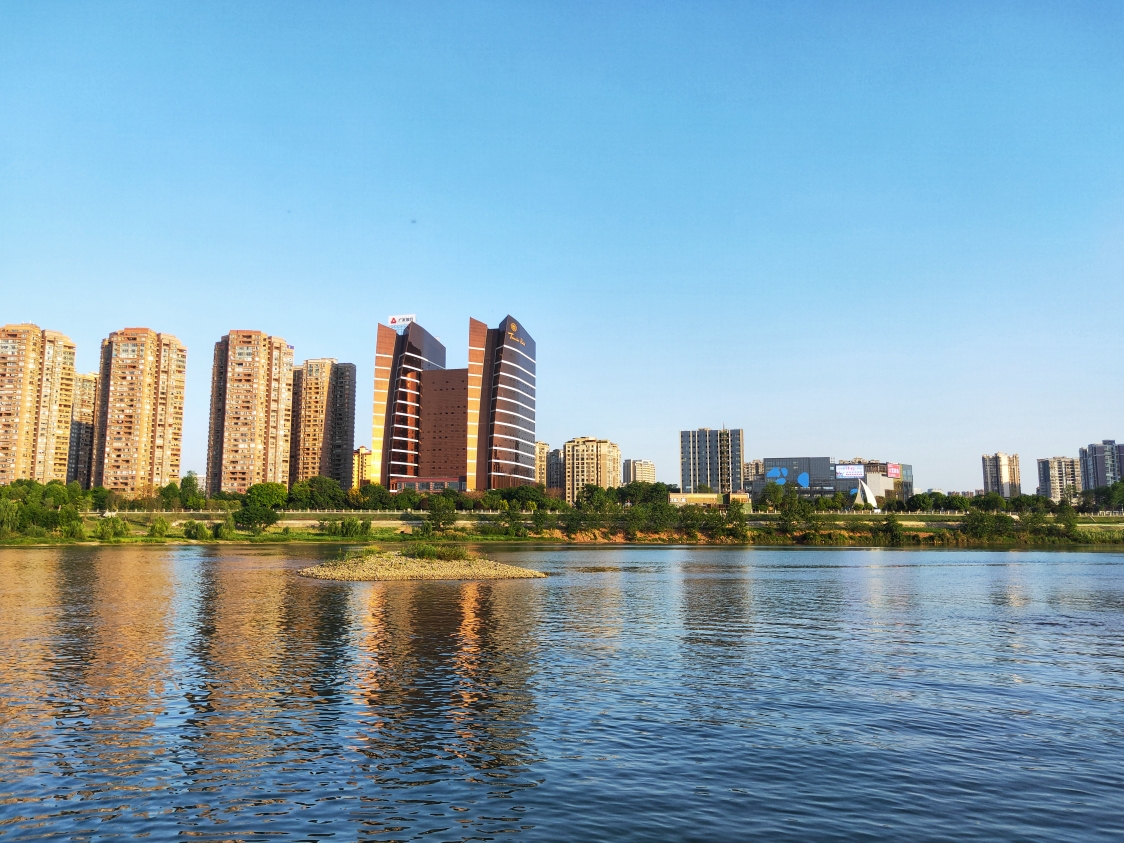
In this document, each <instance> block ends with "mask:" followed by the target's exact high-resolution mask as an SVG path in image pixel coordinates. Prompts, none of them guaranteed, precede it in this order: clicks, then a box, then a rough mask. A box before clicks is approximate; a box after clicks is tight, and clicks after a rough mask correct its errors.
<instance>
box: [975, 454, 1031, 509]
mask: <svg viewBox="0 0 1124 843" xmlns="http://www.w3.org/2000/svg"><path fill="white" fill-rule="evenodd" d="M983 481H984V494H985V495H986V494H989V493H991V492H997V493H998V494H999V495H1000V496H1001V497H1004V498H1017V497H1018V496H1019V495H1021V494H1022V482H1021V480H1020V479H1019V455H1018V454H1004V453H1003V452H1002V451H1000V452H999V453H996V454H991V455H989V454H984V455H983Z"/></svg>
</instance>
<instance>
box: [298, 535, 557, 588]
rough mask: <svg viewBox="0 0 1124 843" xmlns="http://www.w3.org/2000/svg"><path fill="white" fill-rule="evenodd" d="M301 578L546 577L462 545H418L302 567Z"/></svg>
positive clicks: (493, 578)
mask: <svg viewBox="0 0 1124 843" xmlns="http://www.w3.org/2000/svg"><path fill="white" fill-rule="evenodd" d="M297 573H298V574H300V575H301V576H302V577H311V578H313V579H318V580H340V581H343V582H379V581H388V580H508V579H531V578H537V577H545V576H546V574H544V573H541V572H540V571H533V570H531V569H530V568H519V567H516V566H515V565H504V564H502V563H500V562H493V561H492V560H491V559H482V558H480V557H478V556H474V555H472V554H471V553H469V552H468V551H467V550H465V549H464V548H463V547H455V546H450V547H435V546H433V545H424V544H423V545H417V546H415V547H412V548H409V549H408V550H406V551H405V552H403V551H397V550H389V551H388V550H375V549H371V550H367V551H362V552H358V553H353V554H348V555H347V556H345V557H343V558H342V559H333V560H331V561H328V562H322V563H320V564H319V565H313V566H312V567H311V568H303V569H301V570H300V571H298V572H297Z"/></svg>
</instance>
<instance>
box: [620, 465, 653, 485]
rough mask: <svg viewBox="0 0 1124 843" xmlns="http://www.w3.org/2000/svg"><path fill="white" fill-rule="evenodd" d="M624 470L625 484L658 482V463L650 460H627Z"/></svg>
mask: <svg viewBox="0 0 1124 843" xmlns="http://www.w3.org/2000/svg"><path fill="white" fill-rule="evenodd" d="M622 470H623V472H624V477H623V478H622V479H623V480H624V483H625V485H628V484H629V483H655V482H656V464H655V463H654V462H651V461H650V460H625V461H624V465H623V469H622Z"/></svg>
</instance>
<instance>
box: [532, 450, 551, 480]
mask: <svg viewBox="0 0 1124 843" xmlns="http://www.w3.org/2000/svg"><path fill="white" fill-rule="evenodd" d="M549 453H550V445H548V444H547V443H546V442H536V443H535V485H537V486H543V487H545V486H546V458H547V454H549Z"/></svg>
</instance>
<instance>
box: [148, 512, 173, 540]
mask: <svg viewBox="0 0 1124 843" xmlns="http://www.w3.org/2000/svg"><path fill="white" fill-rule="evenodd" d="M148 535H149V536H150V537H152V538H155V539H162V538H164V537H165V536H166V535H168V522H167V520H166V519H165V518H164V516H162V515H158V516H156V518H155V519H153V521H152V523H151V524H150V525H149V527H148Z"/></svg>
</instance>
